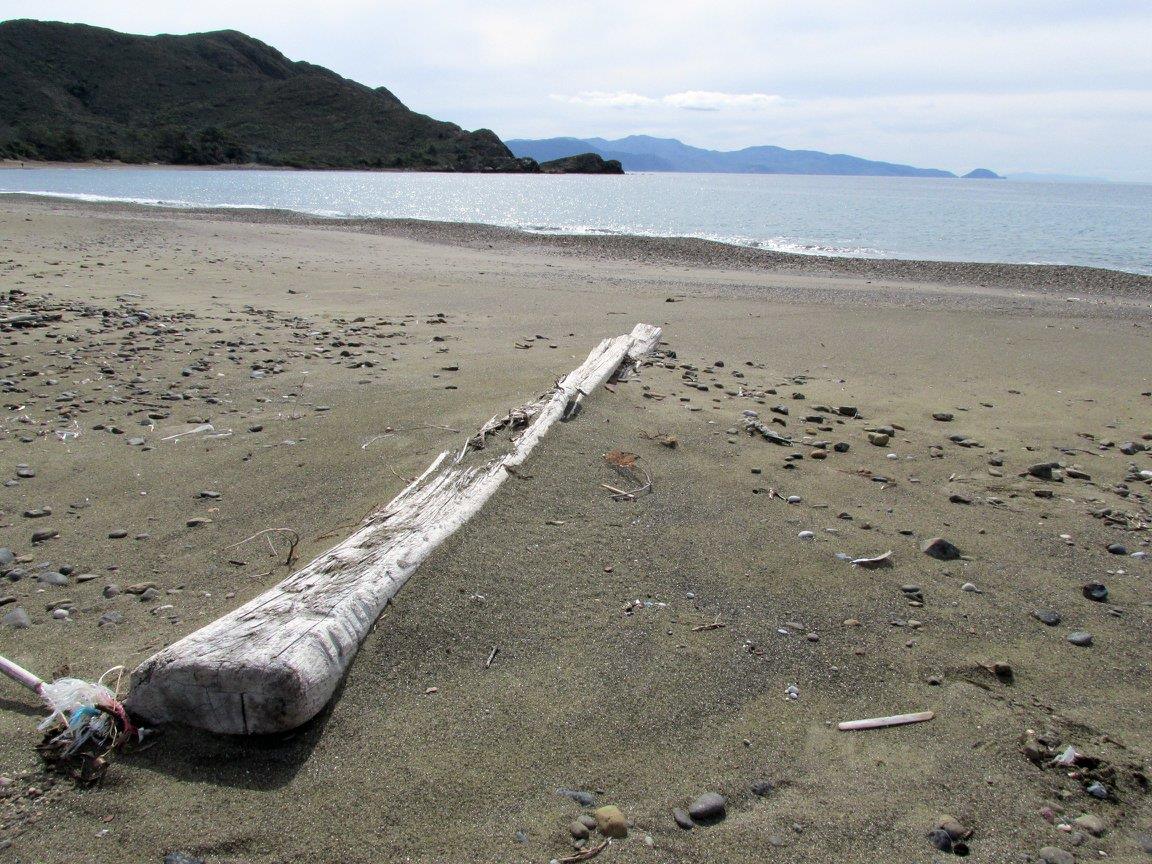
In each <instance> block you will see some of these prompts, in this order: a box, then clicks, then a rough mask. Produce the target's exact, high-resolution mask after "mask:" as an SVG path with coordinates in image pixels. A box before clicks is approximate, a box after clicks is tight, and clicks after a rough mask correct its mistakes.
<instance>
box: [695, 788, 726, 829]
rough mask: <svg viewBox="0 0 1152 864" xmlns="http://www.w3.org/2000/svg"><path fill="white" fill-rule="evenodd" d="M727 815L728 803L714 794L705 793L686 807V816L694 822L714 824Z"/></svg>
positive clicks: (722, 797) (721, 796)
mask: <svg viewBox="0 0 1152 864" xmlns="http://www.w3.org/2000/svg"><path fill="white" fill-rule="evenodd" d="M727 813H728V802H727V801H726V800H724V796H723V795H720V794H717V793H716V792H705V793H704V794H703V795H701V796H700V797H699V798H697V799H696V800H695V801H693V802H692V803H691V804H690V805H689V806H688V815H689V816H691V817H692V818H693V819H694V820H695V821H696V822H715V821H718V820H720V819H723V818H724V816H725V815H726V814H727Z"/></svg>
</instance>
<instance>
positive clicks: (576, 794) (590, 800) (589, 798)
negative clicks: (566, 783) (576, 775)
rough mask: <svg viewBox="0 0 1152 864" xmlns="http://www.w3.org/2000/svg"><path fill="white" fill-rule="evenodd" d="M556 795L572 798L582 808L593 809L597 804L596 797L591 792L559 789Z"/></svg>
mask: <svg viewBox="0 0 1152 864" xmlns="http://www.w3.org/2000/svg"><path fill="white" fill-rule="evenodd" d="M556 794H557V795H560V796H561V797H563V798H571V799H572V800H573V801H575V802H576V803H577V804H579V805H580V806H581V807H591V806H592V805H593V804H595V803H596V796H595V795H593V794H592V793H591V792H584V791H582V790H580V789H557V790H556Z"/></svg>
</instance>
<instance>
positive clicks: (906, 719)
mask: <svg viewBox="0 0 1152 864" xmlns="http://www.w3.org/2000/svg"><path fill="white" fill-rule="evenodd" d="M935 716H936V712H934V711H918V712H916V713H915V714H894V715H892V716H891V717H872V718H869V719H868V720H848V721H846V722H844V723H841V724H839V725H838V726H837V727H836V728H837V729H839V730H840V731H841V732H852V731H855V730H857V729H883V728H885V727H887V726H904V725H906V724H908V723H923V722H924V721H925V720H931V719H932V718H933V717H935Z"/></svg>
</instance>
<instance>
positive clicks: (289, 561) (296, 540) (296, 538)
mask: <svg viewBox="0 0 1152 864" xmlns="http://www.w3.org/2000/svg"><path fill="white" fill-rule="evenodd" d="M269 534H286V535H288V537H289V538H290V541H289V545H288V557H287V558H286V559H285V560H284V566H285V567H291V566H292V565H293V564H295V563H296V547H297V546H298V545H300V534H299V532H296V531H293V530H292V529H291V528H265V529H264V530H263V531H257V532H256V533H255V534H253V535H252V536H251V537H245V538H244V539H243V540H241V541H240V542H239V543H233V544H232V545H231V546H225V547H224V551H228V550H229V549H235V548H236V547H237V546H243V545H244V544H245V543H251V542H252V541H253V540H256V539H258V538H260V537H264V538H265V539H267V540H268V545H269V546H270V547H271V549H272V554H273V555H275V554H276V547H275V546H273V545H272V540H271V538H269V537H268V535H269Z"/></svg>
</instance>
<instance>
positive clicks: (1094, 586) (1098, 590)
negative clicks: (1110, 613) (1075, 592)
mask: <svg viewBox="0 0 1152 864" xmlns="http://www.w3.org/2000/svg"><path fill="white" fill-rule="evenodd" d="M1080 591H1081V593H1082V594H1083V595H1084V596H1085V598H1087V599H1088V600H1092V601H1094V602H1096V603H1103V602H1105V601H1106V600H1107V599H1108V588H1107V587H1105V586H1104V585H1103V584H1102V583H1100V582H1089V583H1088V584H1087V585H1085V586H1084V587H1083V588H1081V589H1080Z"/></svg>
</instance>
